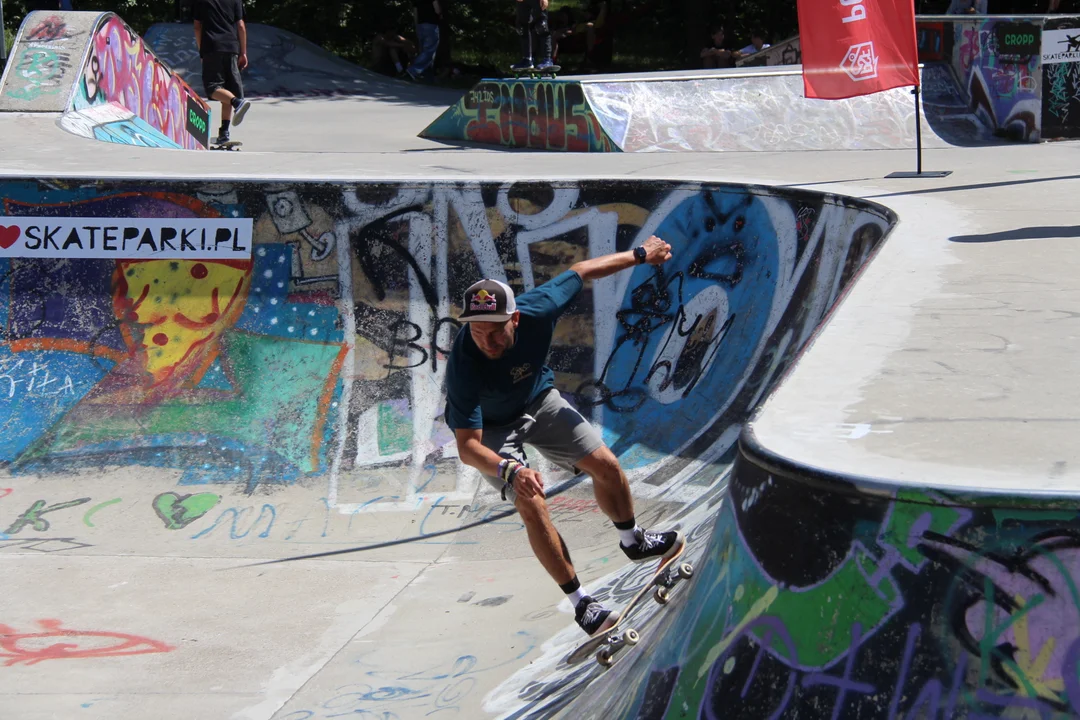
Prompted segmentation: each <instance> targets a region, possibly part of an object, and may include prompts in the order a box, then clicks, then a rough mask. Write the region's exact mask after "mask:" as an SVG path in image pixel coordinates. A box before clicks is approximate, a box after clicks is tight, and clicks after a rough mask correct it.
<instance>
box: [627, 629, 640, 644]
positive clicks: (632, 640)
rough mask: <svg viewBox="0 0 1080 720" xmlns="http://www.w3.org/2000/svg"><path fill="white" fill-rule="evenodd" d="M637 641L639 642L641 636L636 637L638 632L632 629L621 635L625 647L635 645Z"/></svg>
mask: <svg viewBox="0 0 1080 720" xmlns="http://www.w3.org/2000/svg"><path fill="white" fill-rule="evenodd" d="M639 640H641V635H638V631H637V630H634V629H633V628H631V629H629V630H627V631H626V632H624V633H623V642H625V643H626V644H627V645H637V644H638V641H639Z"/></svg>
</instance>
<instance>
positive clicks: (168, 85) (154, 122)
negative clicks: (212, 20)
mask: <svg viewBox="0 0 1080 720" xmlns="http://www.w3.org/2000/svg"><path fill="white" fill-rule="evenodd" d="M105 104H112V105H114V106H118V107H120V108H123V109H126V110H128V111H130V112H131V113H132V114H133V115H134V116H135V117H136V118H138V119H139V120H141V121H142V122H143V123H145V124H146V125H149V127H151V128H153V129H154V130H156V131H157V132H158V133H160V134H161V135H163V136H164V137H166V138H168V139H170V140H172V141H173V142H174V143H175V144H176V145H178V146H180V147H182V148H185V149H188V150H200V149H205V147H206V144H207V136H206V131H205V126H203V125H200V124H199V123H198V122H194V123H192V122H189V121H191V120H193V118H192V117H191V115H192V113H194V115H195V116H196V117H198V118H202V117H208V115H209V106H208V105H207V104H206V102H205V101H203V100H202V98H200V97H199V94H198V93H197V92H195V91H194V90H193V89H192V88H191V87H190V86H189V85H188V84H187V83H185V82H184V81H183V80H182V79H181V78H180V77H179V76H178V75H176V74H175V73H174V72H173V71H172V69H171V68H169V67H168V66H167V65H165V64H164V63H162V62H161V61H160V60H159V59H158V58H157V56H156V55H154V53H153V52H152V51H151V50H150V49H149V48H148V47H147V46H146V44H145V43H144V42H143V40H142V38H140V37H139V36H138V35H136V34H135V32H134V31H132V30H131V28H129V27H128V26H127V24H126V23H125V22H124V21H123V20H121V19H120V18H119V17H117V16H115V15H112V14H109V13H107V14H104V15H102V17H101V20H100V24H99V25H98V27H97V29H96V30H95V32H94V33H93V36H92V39H91V46H90V52H89V54H88V56H87V58H86V63H85V65H84V66H83V68H82V74H81V76H80V78H79V82H78V85H77V87H76V91H75V94H74V96H73V98H72V102H71V107H70V108H69V109H70V110H71V111H75V112H80V111H85V110H87V109H89V108H93V107H96V106H99V105H105ZM192 124H194V125H195V127H190V125H192ZM95 137H96V138H97V139H105V140H107V141H109V142H122V143H125V144H148V143H139V142H131V141H129V140H128V139H127V138H129V137H130V134H124V133H108V134H107V135H106V136H105V137H102V136H101V134H100V133H95Z"/></svg>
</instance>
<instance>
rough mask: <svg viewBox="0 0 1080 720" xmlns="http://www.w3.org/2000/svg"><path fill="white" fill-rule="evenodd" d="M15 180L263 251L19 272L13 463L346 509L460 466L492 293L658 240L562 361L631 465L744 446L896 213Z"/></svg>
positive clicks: (809, 200) (776, 201)
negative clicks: (306, 490) (362, 485)
mask: <svg viewBox="0 0 1080 720" xmlns="http://www.w3.org/2000/svg"><path fill="white" fill-rule="evenodd" d="M2 187H3V196H4V197H5V200H4V201H3V203H2V204H0V210H2V211H3V214H4V215H7V216H38V217H40V216H45V217H49V216H57V217H59V216H72V217H98V218H100V217H154V218H168V217H177V218H191V217H218V216H224V217H241V218H244V217H248V218H251V219H252V220H253V221H254V252H253V255H252V258H251V260H250V261H236V260H233V261H229V262H225V261H216V262H213V261H197V260H184V261H143V262H134V261H117V260H74V259H67V260H64V259H61V260H43V259H26V258H12V259H7V260H4V261H3V276H2V277H3V284H2V285H0V296H2V297H3V298H4V299H5V301H4V304H3V305H2V311H0V322H2V325H0V326H2V327H3V328H4V344H3V346H2V356H0V370H2V374H0V379H2V380H6V381H7V382H6V383H0V398H3V397H4V396H5V392H4V391H5V388H6V405H5V406H4V410H3V418H4V419H3V427H4V428H5V433H4V435H3V440H2V441H0V460H2V461H3V462H5V463H7V465H8V467H9V469H10V471H11V472H15V473H19V472H30V471H33V472H47V471H50V470H56V471H60V470H61V469H63V468H70V467H75V468H78V467H83V466H100V465H103V464H108V465H150V466H159V467H175V468H180V469H182V477H181V480H180V482H181V483H182V484H206V483H222V482H227V483H236V484H239V485H240V486H241V487H242V488H244V489H247V490H249V491H251V490H254V489H255V488H256V487H258V486H260V485H263V484H275V483H289V482H296V481H298V480H301V479H303V478H305V477H316V476H318V477H324V478H329V482H330V490H329V491H328V500H329V502H330V503H331V504H332V503H334V502H336V499H337V497H336V490H335V488H336V482H337V480H338V478H339V477H345V476H347V475H348V473H349V472H350V471H352V470H353V469H354V468H359V467H361V466H365V467H370V466H395V467H401V468H406V469H408V470H409V471H408V472H399V473H397V474H396V477H398V478H399V481H400V482H401V487H399V488H397V490H396V495H395V497H396V498H401V499H404V498H407V497H410V496H412V495H414V494H416V493H418V492H420V491H422V489H423V485H424V483H425V482H427V480H426V479H425V477H422V476H426V477H427V478H428V479H429V478H430V476H431V474H432V472H435V471H438V472H443V471H444V470H443V469H445V472H446V473H448V474H450V475H453V474H454V473H456V472H457V470H456V468H457V467H458V462H457V459H456V449H455V447H454V443H453V442H452V437H451V434H450V433H449V431H448V429H447V428H446V426H445V424H444V423H443V422H442V417H441V416H442V406H443V404H444V400H443V397H444V396H443V392H442V383H443V373H444V368H445V359H446V353H447V351H448V349H449V348H450V347H451V344H452V340H453V336H454V333H455V332H456V331H457V329H458V323H457V321H456V320H455V317H456V315H457V305H458V300H457V298H458V297H459V296H460V294H461V293H462V292H463V291H464V289H465V288H466V287H467V286H468V285H469V284H470V283H471V282H473V281H474V280H475V279H476V278H478V277H483V276H486V277H496V278H500V279H503V280H505V281H507V282H509V283H510V284H511V286H513V287H515V288H516V289H518V290H519V291H521V290H524V289H528V288H532V287H534V286H536V285H538V284H540V283H542V282H544V281H545V280H546V279H548V278H551V277H554V276H555V275H556V274H558V273H559V272H561V271H562V270H563V269H565V268H566V267H568V266H569V265H571V264H573V263H574V262H576V261H577V260H580V259H582V258H585V257H587V256H596V255H602V254H605V253H609V252H613V251H616V250H626V249H628V248H630V247H632V246H633V245H635V244H636V243H639V242H641V241H642V240H643V239H644V238H646V237H648V236H649V235H650V234H653V233H658V234H660V235H661V236H663V237H665V238H666V239H668V240H669V241H670V242H671V243H672V244H673V245H674V247H675V248H676V258H675V260H673V261H672V262H671V263H669V264H668V265H667V266H665V267H664V268H661V269H659V270H655V271H654V270H651V269H649V268H644V267H643V268H637V269H636V270H634V271H633V272H632V273H624V274H621V275H620V276H615V277H610V278H605V279H603V280H599V281H595V282H593V283H592V285H591V287H589V288H587V289H586V290H585V291H584V292H583V293H582V295H581V296H580V297H579V298H578V300H577V301H576V302H575V304H574V306H572V307H571V309H570V311H569V312H568V314H567V316H566V317H565V318H564V321H563V322H562V323H561V324H560V326H559V330H558V332H557V334H556V337H555V340H554V345H553V349H552V353H551V365H552V367H553V368H554V369H555V370H556V371H557V374H556V377H557V383H558V385H559V387H560V388H561V389H562V390H563V391H564V393H565V394H566V395H567V396H568V397H569V398H570V399H571V400H572V401H574V402H575V403H577V404H578V405H579V406H580V407H581V408H582V409H583V410H584V411H585V412H586V413H587V414H590V415H591V417H592V418H593V419H594V420H595V421H596V422H597V423H598V424H600V425H601V426H602V427H603V429H604V433H605V437H606V439H607V440H608V442H609V444H611V445H612V447H613V448H615V450H616V452H617V453H618V454H619V455H620V456H621V457H622V460H623V464H624V466H625V467H627V468H628V469H629V470H630V471H631V473H632V474H633V472H634V471H635V470H638V471H641V472H647V469H648V468H649V467H652V466H654V465H655V464H656V463H658V462H659V461H660V460H661V459H662V458H665V457H667V455H668V454H669V453H672V452H676V453H677V452H679V450H680V448H684V447H687V446H688V443H691V442H695V441H698V440H700V438H699V436H700V435H702V433H703V429H704V428H709V427H712V428H713V429H714V431H715V432H713V433H712V435H710V436H709V437H710V438H711V439H710V442H711V441H712V440H716V439H717V438H718V437H720V436H721V435H724V437H726V438H727V440H726V442H727V443H728V445H729V446H730V444H731V443H732V442H733V440H734V436H735V435H734V434H733V432H734V433H735V434H737V427H735V428H734V431H732V428H731V426H732V425H733V424H736V425H737V423H738V422H741V420H742V419H743V418H744V417H745V415H746V413H747V411H748V409H749V408H752V407H753V406H754V405H755V404H756V402H757V400H758V399H760V397H761V396H762V394H763V393H764V391H765V388H766V386H767V385H768V383H769V382H771V381H772V379H773V378H774V377H775V376H776V375H777V373H778V372H779V371H780V370H781V369H782V368H783V367H784V366H785V365H786V363H787V362H789V361H790V358H791V357H792V356H793V354H794V353H795V352H796V350H797V348H798V347H801V344H802V343H803V342H805V341H806V339H807V338H808V337H809V334H810V333H811V332H812V331H813V328H814V327H815V326H816V325H817V323H818V322H820V319H821V318H822V317H823V316H824V313H825V311H826V310H827V308H828V307H829V306H831V304H832V303H833V301H834V300H835V297H836V296H837V293H838V292H839V291H840V289H841V288H842V287H843V286H844V284H845V283H846V282H847V281H848V280H849V279H850V277H851V275H852V273H853V272H854V271H855V270H856V269H857V268H858V267H860V266H861V265H862V264H863V263H864V262H865V260H866V258H867V257H868V254H869V253H870V252H871V251H872V249H873V248H874V247H876V246H877V244H878V242H879V241H880V240H881V238H882V237H883V236H884V234H885V233H886V232H887V230H888V228H889V226H890V223H891V221H892V220H891V216H890V215H888V213H887V212H886V211H884V210H882V209H878V208H876V207H873V206H867V205H863V204H858V205H856V204H852V203H850V202H848V201H845V200H842V199H840V198H837V197H834V196H827V195H820V194H813V193H798V192H793V191H776V190H771V189H751V190H747V189H745V188H740V187H725V186H702V185H698V184H673V183H657V182H647V183H646V182H629V181H622V182H581V183H573V182H566V183H542V182H531V183H505V184H495V183H492V184H456V183H447V184H435V185H430V184H426V185H425V184H419V185H415V184H391V183H385V184H364V185H360V186H350V185H335V184H293V185H276V184H275V185H269V184H265V183H262V184H259V183H249V184H237V185H220V184H196V183H173V184H170V185H167V186H166V185H163V184H161V185H158V184H152V183H150V184H148V183H140V184H129V183H105V182H98V183H87V184H79V183H70V182H65V181H56V182H36V181H19V182H16V181H7V182H5V183H4V184H3V186H2ZM3 224H4V223H3V222H2V220H0V230H2V227H3ZM0 237H2V236H0ZM797 297H798V298H808V299H806V300H805V301H804V300H799V301H798V302H793V298H797ZM661 418H662V419H663V423H660V422H653V420H657V421H658V420H659V419H661ZM661 426H662V427H664V428H665V431H664V432H659V431H658V430H657V428H659V427H661ZM679 428H682V429H679ZM669 479H670V478H669ZM650 483H651V484H652V485H651V490H652V491H654V492H662V491H664V488H666V487H667V486H666V485H664V482H661V481H660V480H658V479H657V478H652V479H651V480H650Z"/></svg>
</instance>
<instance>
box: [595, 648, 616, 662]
mask: <svg viewBox="0 0 1080 720" xmlns="http://www.w3.org/2000/svg"><path fill="white" fill-rule="evenodd" d="M596 662H598V663H600V664H601V665H603V666H604V667H611V664H612V663H613V662H614V659H613V658H612V657H611V650H609V649H608V648H606V647H605V648H600V652H598V653H596Z"/></svg>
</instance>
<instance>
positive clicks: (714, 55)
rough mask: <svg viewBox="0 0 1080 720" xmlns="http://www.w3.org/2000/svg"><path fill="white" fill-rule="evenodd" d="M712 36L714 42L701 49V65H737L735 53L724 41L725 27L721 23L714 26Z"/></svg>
mask: <svg viewBox="0 0 1080 720" xmlns="http://www.w3.org/2000/svg"><path fill="white" fill-rule="evenodd" d="M710 37H711V39H712V44H711V45H708V46H706V47H705V48H704V49H703V50H702V51H701V66H702V67H706V68H733V67H735V57H734V54H733V53H732V52H731V50H730V49H728V47H727V45H726V44H725V42H724V37H725V35H724V28H722V27H720V26H719V25H717V26H715V27H713V29H712V33H711V35H710Z"/></svg>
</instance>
